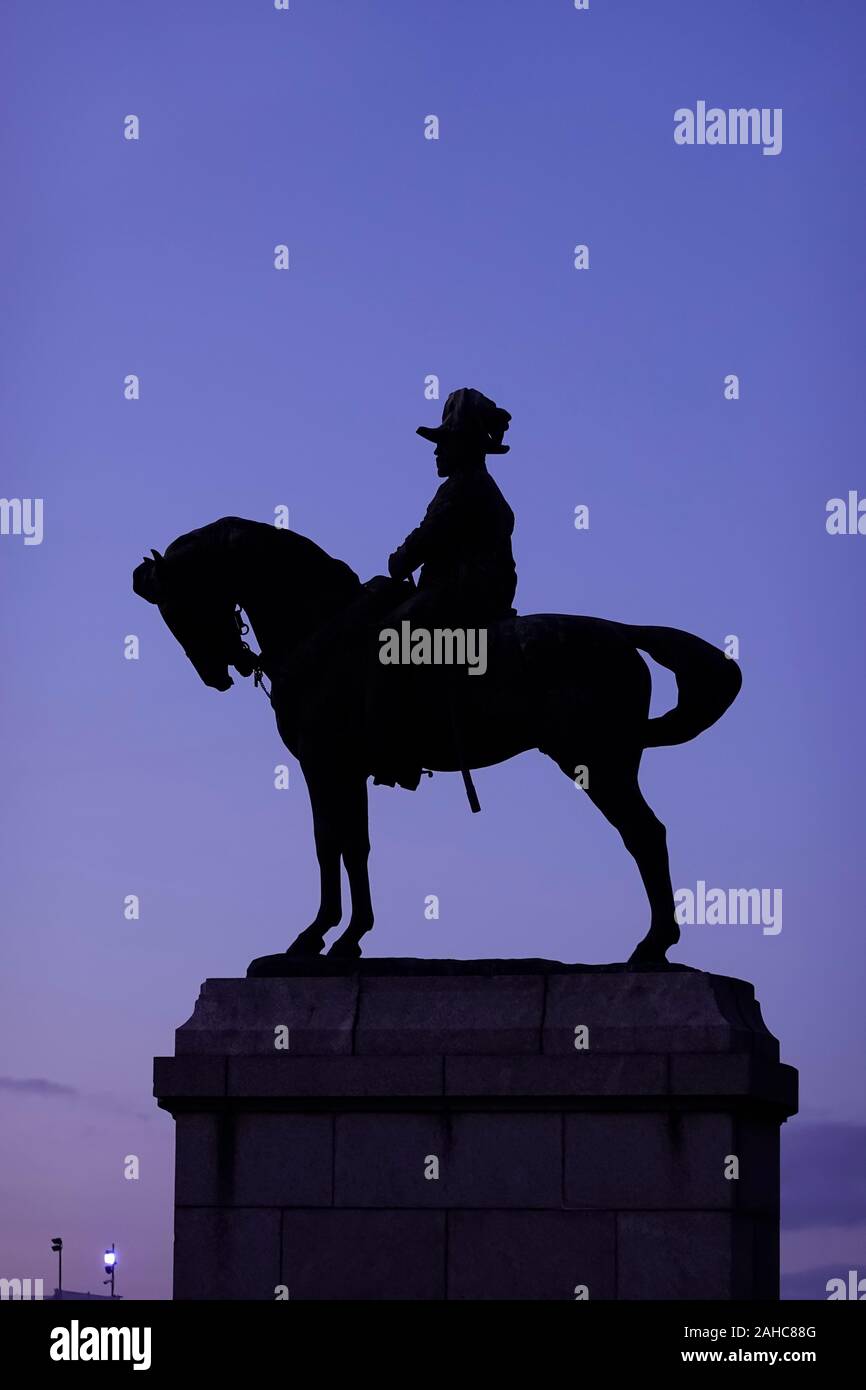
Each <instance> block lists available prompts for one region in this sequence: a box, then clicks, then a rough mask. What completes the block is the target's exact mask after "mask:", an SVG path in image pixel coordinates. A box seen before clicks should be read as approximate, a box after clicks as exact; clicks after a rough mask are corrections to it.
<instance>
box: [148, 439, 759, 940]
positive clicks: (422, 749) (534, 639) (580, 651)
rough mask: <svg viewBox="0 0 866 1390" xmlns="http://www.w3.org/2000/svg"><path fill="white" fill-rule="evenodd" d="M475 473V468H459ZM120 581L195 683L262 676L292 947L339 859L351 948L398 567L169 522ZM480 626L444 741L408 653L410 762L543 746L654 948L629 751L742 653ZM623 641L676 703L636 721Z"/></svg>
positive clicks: (434, 706)
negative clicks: (157, 543)
mask: <svg viewBox="0 0 866 1390" xmlns="http://www.w3.org/2000/svg"><path fill="white" fill-rule="evenodd" d="M500 438H501V436H500ZM478 476H481V477H482V478H483V477H484V476H486V475H477V476H476V477H475V479H474V481H477V480H478ZM488 484H489V486H490V487H493V484H492V482H490V480H488V482H484V481H481V483H480V488H481V489H485V490H489V488H488ZM456 490H457V489H455V491H456ZM497 495H498V494H497ZM503 505H504V504H503ZM509 515H510V514H509ZM420 530H422V531H423V526H422V527H421V528H420ZM506 530H510V528H507V527H506V525H505V524H503V526H502V531H501V535H500V536H499V537H498V538H497V540H496V545H495V546H493V547H491V549H492V550H495V552H496V554H497V555H499V556H502V557H504V555H505V544H506V541H507V535H506ZM412 544H413V542H412V538H411V537H410V538H409V541H408V542H407V545H409V546H410V550H409V554H408V557H406V556H405V555H404V559H403V562H402V564H401V561H400V559H399V558H398V560H397V562H396V568H397V572H398V573H406V572H408V569H411V568H413V567H414V566H413V564H412V561H413V560H414V558H415V557H416V555H419V554H420V559H421V561H422V562H423V563H424V564H425V569H426V568H427V566H429V564H430V563H431V560H430V558H428V557H429V556H431V554H432V552H430V551H423V552H414V551H413V550H412V548H411V547H412ZM497 547H498V549H497ZM477 553H478V554H480V553H481V550H480V549H479V551H478V552H477ZM396 555H397V556H398V557H399V556H400V551H397V552H396ZM470 562H471V557H470V556H469V554H468V552H467V563H470ZM482 568H483V567H482ZM435 572H436V569H435V564H434V574H435ZM485 572H486V570H485ZM501 572H502V571H501V567H500V566H498V564H492V565H491V573H495V574H496V575H501ZM447 583H448V580H447V577H446V579H445V584H446V586H447ZM425 587H426V586H425ZM434 587H436V586H434ZM133 588H134V590H135V592H136V593H137V594H140V595H141V596H142V597H143V598H145V599H147V600H148V601H149V602H150V603H155V604H157V605H158V606H159V610H160V613H161V614H162V617H163V618H164V620H165V622H166V623H167V625H168V627H169V628H170V630H171V631H172V632H173V633H174V635H175V637H176V638H177V639H178V641H179V642H180V644H181V646H182V647H183V648H184V650H185V652H186V654H187V656H188V657H189V658H190V660H191V662H192V664H193V666H194V667H195V669H196V671H197V673H198V675H199V676H200V677H201V679H202V680H203V681H204V683H205V685H208V686H210V687H211V688H212V689H214V690H228V689H229V688H230V686H231V685H232V679H231V677H230V675H229V670H228V668H229V666H233V667H234V668H235V670H237V671H238V672H240V673H241V674H242V675H250V674H252V673H253V672H254V671H255V673H256V679H258V677H259V675H260V674H261V672H264V673H265V674H266V675H267V676H268V677H269V678H270V680H271V681H272V690H271V703H272V705H273V709H274V713H275V715H276V719H277V727H278V729H279V732H280V736H281V737H282V739H283V741H284V743H285V744H286V747H287V748H288V749H289V750H290V751H291V752H292V753H293V754H294V756H295V757H296V758H297V759H298V760H299V762H300V764H301V768H302V770H303V773H304V777H305V780H306V782H307V786H308V788H309V793H310V800H311V803H312V810H313V829H314V835H315V844H316V854H317V856H318V861H319V868H320V873H321V899H320V905H319V910H318V912H317V914H316V917H315V919H314V921H313V922H312V923H311V925H310V926H308V927H307V928H305V930H304V931H302V932H301V933H300V935H299V936H298V937H297V939H296V940H295V941H294V942H293V943H292V945H291V946H290V947H289V952H290V953H291V954H294V955H318V954H319V953H320V952H321V951H322V950H323V948H324V935H325V932H327V931H328V930H329V929H330V928H332V927H335V926H336V925H337V924H338V923H339V922H340V920H341V918H342V907H341V898H340V861H341V860H342V862H343V864H344V865H345V868H346V873H347V877H348V880H349V887H350V892H351V898H352V914H351V918H350V920H349V923H348V926H347V927H346V929H345V931H344V932H343V934H342V935H341V936H340V937H338V939H337V940H336V942H335V943H334V945H333V946H332V947H331V950H330V952H329V954H330V955H336V956H348V957H356V956H359V955H360V954H361V948H360V940H361V937H362V936H363V935H364V933H365V932H368V931H369V930H370V929H371V927H372V925H373V909H372V905H371V901H370V887H369V880H368V876H367V858H368V855H369V849H370V845H369V839H368V829H367V778H368V777H369V775H370V773H371V771H372V769H373V753H372V749H371V744H370V739H369V721H368V717H367V715H368V690H369V688H370V682H369V676H368V669H369V667H370V665H371V663H375V662H376V661H377V651H379V657H378V659H379V660H380V662H381V651H380V648H379V643H380V637H379V634H378V633H377V631H376V627H375V622H372V623H371V615H372V613H373V612H379V613H380V614H381V615H382V620H383V621H387V622H389V623H390V622H391V621H392V619H391V618H390V617H386V615H388V614H389V613H390V614H393V611H394V609H395V608H397V609H399V604H400V603H401V601H402V600H403V599H404V598H405V597H406V584H405V582H403V583H400V582H398V581H394V580H388V579H384V578H379V579H376V580H373V581H371V582H370V584H369V585H368V586H362V585H361V582H360V580H359V579H358V577H357V575H356V574H355V573H354V572H353V571H352V570H350V569H349V567H348V566H347V565H345V564H343V563H342V562H341V561H339V560H334V559H332V558H331V557H330V556H328V555H326V554H325V552H324V551H322V550H320V549H319V547H318V546H316V545H314V544H313V542H312V541H309V540H307V539H305V537H303V536H300V535H297V534H296V533H295V532H293V531H285V530H279V529H277V528H276V527H274V526H270V525H265V524H263V523H261V522H255V521H244V520H241V519H240V518H238V517H225V518H223V520H221V521H216V522H213V523H212V524H211V525H209V526H205V527H202V528H201V529H200V530H198V531H192V532H190V534H189V535H186V536H181V537H180V538H179V539H178V540H176V541H174V542H173V543H172V544H171V545H170V546H169V547H168V550H167V551H166V554H165V556H164V557H163V556H161V555H160V554H159V553H158V552H157V551H154V552H153V559H152V560H148V559H146V560H145V561H144V563H143V564H140V565H139V566H138V567H137V569H136V570H135V573H134V576H133ZM479 588H480V590H481V591H482V593H483V594H484V601H485V602H486V601H487V599H488V597H489V601H490V602H491V603H495V604H497V605H499V604H501V605H506V604H507V603H508V602H510V593H511V592H513V590H510V589H509V586H508V584H507V583H502V584H501V586H500V584H499V580H498V579H496V580H495V581H494V582H493V583H492V584H491V585H490V586H489V587H488V588H487V589H485V585H484V584H483V583H482V584H481V585H480V586H479ZM239 610H243V612H244V613H245V614H246V616H247V618H248V619H249V623H250V625H251V627H252V629H253V632H254V634H255V637H256V640H257V642H258V644H259V647H260V650H261V656H259V657H257V656H256V655H255V654H253V653H252V652H251V651H250V650H249V648H248V647H247V645H246V643H245V642H244V640H243V634H244V631H245V630H246V629H245V628H244V627H243V626H242V617H241V614H240V612H239ZM482 611H483V610H482ZM488 636H489V641H488V644H487V663H486V670H485V672H484V674H475V675H474V677H473V675H472V674H470V672H469V670H467V668H466V667H465V666H464V667H455V668H454V673H455V674H454V682H453V683H454V685H455V686H456V687H457V688H458V689H459V695H458V697H457V703H458V706H459V716H460V720H459V725H460V727H459V739H455V726H454V718H453V707H454V706H453V701H452V700H451V699H450V698H447V699H444V698H443V697H442V688H441V684H440V683H439V682H438V681H437V679H436V674H437V673H436V668H435V667H432V666H431V667H424V668H419V670H420V669H423V671H424V675H425V678H426V675H427V672H433V677H434V678H433V679H431V680H430V681H429V683H428V684H427V685H426V687H425V689H426V691H427V692H428V694H429V699H428V701H427V707H426V709H425V712H424V717H423V718H413V719H412V721H411V728H412V729H413V730H414V733H415V737H416V738H417V746H416V747H414V748H413V750H412V752H413V759H414V761H415V762H417V763H418V764H419V765H423V766H424V767H426V768H431V769H435V770H439V771H457V770H459V769H460V768H461V767H463V768H467V769H469V768H479V767H487V766H491V765H492V764H495V763H499V762H503V761H505V760H506V759H508V758H513V757H515V756H516V755H517V754H518V753H522V752H525V751H526V750H527V749H530V748H538V749H540V750H541V751H542V752H543V753H546V754H547V755H548V756H549V757H550V758H552V759H553V761H554V762H555V763H556V764H557V765H558V766H559V767H560V768H561V770H562V771H563V772H564V773H565V775H566V777H568V778H569V779H570V780H575V781H577V782H578V784H579V785H581V786H585V788H586V792H587V795H588V796H589V798H590V800H591V801H592V802H593V803H594V804H595V805H596V806H597V807H598V808H599V810H600V811H601V812H602V814H603V815H604V816H606V817H607V819H608V820H609V821H610V822H611V823H612V824H613V825H614V826H615V827H616V829H617V830H618V831H619V832H620V834H621V836H622V838H623V841H624V842H625V845H626V847H627V849H628V850H629V851H630V852H631V854H632V855H633V856H634V859H635V861H636V862H637V866H638V869H639V871H640V874H641V878H642V879H643V883H644V887H645V889H646V893H647V897H648V898H649V903H650V909H651V923H650V929H649V931H648V933H647V935H646V936H645V937H644V938H643V940H642V941H641V942H640V943H639V944H638V946H637V947H636V949H635V951H634V953H633V954H632V957H631V960H632V961H633V962H639V963H648V964H650V963H661V962H663V961H664V959H665V953H666V951H667V950H668V948H669V947H670V946H671V945H673V944H674V943H675V942H676V941H677V940H678V939H679V928H678V927H677V924H676V920H675V915H674V902H673V892H672V889H671V880H670V872H669V869H668V855H667V848H666V841H665V829H664V826H663V825H662V824H661V823H660V822H659V821H658V820H657V818H656V817H655V815H654V814H653V812H652V810H651V809H650V807H649V806H648V805H647V803H646V802H645V801H644V799H643V796H642V795H641V792H640V788H639V786H638V780H637V775H638V768H639V765H640V759H641V755H642V753H643V750H644V748H656V747H661V746H663V745H672V744H678V743H685V742H686V741H687V740H689V739H692V738H695V737H696V735H697V734H699V733H701V732H702V731H703V730H704V729H707V728H709V726H710V725H711V724H713V723H715V721H716V720H717V719H719V718H720V717H721V715H722V714H723V713H724V711H725V710H726V709H727V708H728V706H729V705H730V703H731V701H732V700H733V699H734V698H735V696H736V694H737V692H738V690H739V688H740V683H741V677H740V671H739V667H738V666H737V664H736V662H734V661H730V660H728V659H727V658H726V657H725V656H724V654H723V653H722V652H720V651H719V650H717V648H715V647H712V646H710V644H709V643H707V642H704V641H703V640H702V639H701V638H699V637H693V636H691V634H689V633H687V632H680V631H678V630H677V629H676V628H666V627H635V626H630V625H629V624H626V623H616V622H608V621H605V620H604V619H601V618H586V617H567V616H564V615H560V614H538V615H535V616H530V617H506V618H504V619H503V620H501V621H500V622H498V623H493V624H492V625H491V626H490V627H489V630H488ZM638 648H640V649H641V650H642V651H645V652H648V653H649V655H650V656H651V657H652V658H653V659H654V660H655V661H658V662H659V663H660V664H661V665H662V666H666V667H668V668H669V669H670V670H672V671H673V672H674V674H675V676H676V680H677V686H678V692H679V693H678V701H677V704H676V706H675V707H674V709H672V710H669V711H668V712H667V713H666V714H664V715H663V716H662V717H661V718H658V719H650V718H649V705H650V673H649V670H648V668H647V666H646V664H645V662H644V661H643V659H642V658H641V656H640V654H639V651H638ZM392 669H394V668H392ZM416 674H417V673H416ZM374 684H375V683H374ZM419 684H423V682H419ZM449 685H451V682H450V681H449ZM458 743H459V747H458V746H457V745H458ZM401 756H402V755H401Z"/></svg>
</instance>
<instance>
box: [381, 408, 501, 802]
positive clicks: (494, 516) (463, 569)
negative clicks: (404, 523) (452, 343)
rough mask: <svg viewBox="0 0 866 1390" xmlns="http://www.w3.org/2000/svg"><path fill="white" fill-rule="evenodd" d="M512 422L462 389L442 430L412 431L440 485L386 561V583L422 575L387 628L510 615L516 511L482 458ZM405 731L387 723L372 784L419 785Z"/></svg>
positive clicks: (495, 450) (474, 622) (462, 623)
mask: <svg viewBox="0 0 866 1390" xmlns="http://www.w3.org/2000/svg"><path fill="white" fill-rule="evenodd" d="M510 420H511V416H510V415H509V413H508V411H507V410H502V409H500V408H499V407H498V406H497V405H495V404H494V402H493V401H491V400H490V399H489V398H488V397H487V396H484V395H482V393H481V392H480V391H476V390H473V389H472V388H470V387H462V388H461V389H460V390H459V391H452V392H451V395H450V396H449V397H448V399H447V401H446V402H445V408H444V410H443V412H442V423H441V425H438V426H435V427H433V428H428V427H427V426H425V425H422V426H421V427H420V428H419V429H418V431H417V433H418V434H420V435H422V436H423V437H424V438H425V439H429V440H430V441H431V442H432V443H434V444H435V445H436V449H435V458H436V471H437V473H438V474H439V476H440V478H444V479H445V481H444V482H443V483H442V486H441V487H440V488H439V490H438V491H437V493H436V495H435V497H434V498H433V500H432V502H431V503H430V505H429V507H428V508H427V512H426V514H425V516H424V520H423V521H422V522H421V525H420V526H418V527H416V529H415V530H414V531H412V532H411V533H410V535H408V536H407V537H406V539H405V541H404V542H403V544H402V545H400V546H398V547H397V549H396V550H395V551H394V553H393V555H391V556H390V558H389V560H388V571H389V573H390V575H391V578H392V579H408V578H409V577H410V576H411V575H412V574H413V573H414V572H415V571H416V570H418V569H419V568H420V571H421V573H420V576H419V579H418V588H417V590H416V591H415V593H414V594H413V595H412V597H411V598H409V599H408V600H407V601H406V602H405V603H404V604H403V605H402V606H401V607H400V608H399V609H398V610H397V612H396V613H394V614H392V615H391V617H390V618H389V623H390V624H391V625H392V626H396V627H399V625H400V623H401V622H402V621H403V620H405V619H408V620H409V622H410V624H411V626H412V627H414V628H420V627H423V628H427V629H428V630H430V629H433V628H435V627H455V626H459V627H463V628H479V627H486V626H487V625H488V624H490V623H495V622H498V621H500V620H501V619H502V618H507V617H510V616H512V615H513V613H514V609H513V608H512V606H511V605H512V600H513V599H514V592H515V589H516V587H517V572H516V570H515V567H514V556H513V554H512V550H511V534H512V532H513V530H514V513H513V512H512V510H511V508H510V507H509V505H508V503H507V502H506V500H505V498H504V497H503V496H502V493H501V492H500V491H499V488H498V487H497V485H496V483H495V482H494V480H493V478H491V476H490V474H489V473H488V471H487V465H486V456H487V455H488V454H507V453H508V445H507V444H503V443H502V436H503V435H504V433H505V431H506V430H507V429H508V424H509V421H510ZM380 689H381V684H380ZM411 733H412V731H411V729H408V728H406V727H405V721H400V720H395V721H394V722H393V724H392V726H391V730H390V734H389V738H388V743H389V745H390V750H389V751H392V757H391V758H389V759H388V762H389V764H390V765H389V766H388V767H387V768H385V769H382V770H381V771H377V773H376V781H378V782H384V783H386V784H387V785H389V786H393V785H394V783H395V782H399V783H400V785H401V786H404V787H408V788H410V789H412V790H414V788H415V787H417V785H418V781H419V778H420V775H421V768H420V766H418V765H416V764H417V759H416V758H414V757H413V756H412V754H411V752H410V751H409V746H408V745H409V743H411V742H414V740H413V739H412V738H411ZM406 734H409V735H410V737H409V739H408V741H407V740H406V738H405V735H406ZM395 743H396V745H397V747H396V748H394V744H395Z"/></svg>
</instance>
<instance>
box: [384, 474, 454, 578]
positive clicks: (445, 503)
mask: <svg viewBox="0 0 866 1390" xmlns="http://www.w3.org/2000/svg"><path fill="white" fill-rule="evenodd" d="M449 481H450V480H449ZM457 507H458V504H457V503H456V501H455V499H454V496H453V489H452V488H449V486H448V483H447V482H446V483H443V484H442V486H441V487H440V489H439V491H438V492H437V493H436V496H435V497H434V498H433V501H432V502H431V503H430V506H429V507H428V508H427V511H426V514H425V516H424V520H423V521H422V522H421V525H420V526H416V527H415V530H414V531H411V532H410V533H409V535H408V536H407V537H406V539H405V541H404V542H403V544H402V545H399V546H398V547H397V549H396V550H395V551H394V553H393V555H391V556H390V558H389V560H388V573H389V574H390V576H391V578H392V579H407V578H408V576H409V575H410V574H412V573H413V572H414V571H415V570H416V569H418V568H419V567H420V566H421V565H423V564H426V563H427V561H428V560H429V559H431V558H432V556H434V555H436V554H437V553H439V552H441V550H442V549H443V548H445V547H447V546H448V544H449V543H450V542H451V540H452V538H453V536H454V532H455V522H456V518H457Z"/></svg>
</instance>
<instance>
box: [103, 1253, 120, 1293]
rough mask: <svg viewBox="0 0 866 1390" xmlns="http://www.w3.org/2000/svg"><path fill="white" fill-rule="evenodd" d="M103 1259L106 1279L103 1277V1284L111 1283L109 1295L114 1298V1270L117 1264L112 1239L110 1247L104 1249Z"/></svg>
mask: <svg viewBox="0 0 866 1390" xmlns="http://www.w3.org/2000/svg"><path fill="white" fill-rule="evenodd" d="M103 1260H104V1262H105V1272H106V1274H107V1275H108V1278H107V1279H103V1281H102V1282H103V1284H110V1285H111V1297H112V1298H114V1271H115V1268H116V1266H117V1254H116V1252H115V1249H114V1241H112V1242H111V1249H110V1250H106V1252H105V1254H104V1256H103Z"/></svg>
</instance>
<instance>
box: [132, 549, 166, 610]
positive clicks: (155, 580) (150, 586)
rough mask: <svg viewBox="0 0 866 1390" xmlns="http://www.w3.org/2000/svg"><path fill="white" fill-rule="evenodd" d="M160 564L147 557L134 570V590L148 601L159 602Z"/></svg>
mask: <svg viewBox="0 0 866 1390" xmlns="http://www.w3.org/2000/svg"><path fill="white" fill-rule="evenodd" d="M158 569H159V567H158V565H157V564H156V562H155V561H154V560H148V559H147V557H145V558H144V559H143V560H142V562H141V564H140V565H136V567H135V569H134V570H133V571H132V591H133V593H135V594H138V596H139V598H144V599H147V601H148V603H159V594H160V583H159V574H158Z"/></svg>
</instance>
